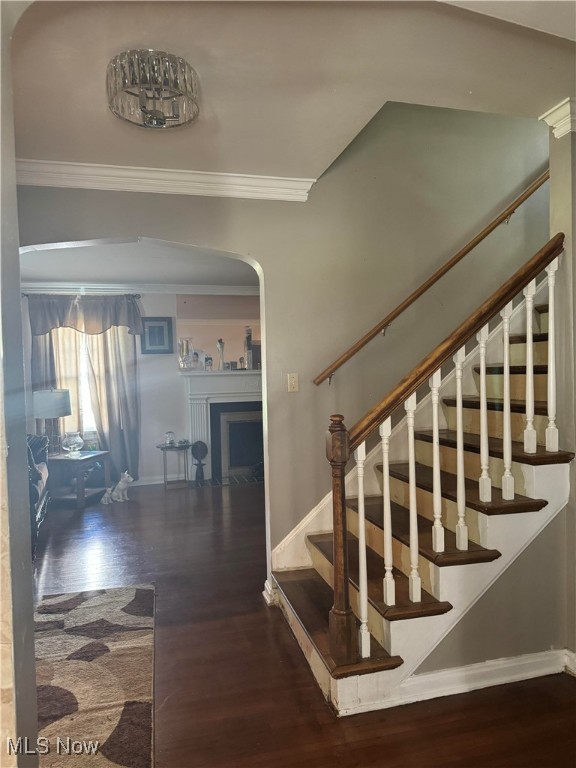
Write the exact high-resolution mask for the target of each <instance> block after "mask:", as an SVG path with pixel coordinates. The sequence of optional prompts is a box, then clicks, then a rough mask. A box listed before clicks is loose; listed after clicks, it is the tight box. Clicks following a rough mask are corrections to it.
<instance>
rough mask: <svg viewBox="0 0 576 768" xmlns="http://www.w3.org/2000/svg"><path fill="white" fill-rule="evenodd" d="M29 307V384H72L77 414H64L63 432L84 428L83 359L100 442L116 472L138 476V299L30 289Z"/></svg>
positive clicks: (69, 386) (65, 386)
mask: <svg viewBox="0 0 576 768" xmlns="http://www.w3.org/2000/svg"><path fill="white" fill-rule="evenodd" d="M28 306H29V313H30V326H31V329H32V333H33V336H32V388H33V389H34V390H36V389H46V388H49V387H57V388H59V389H68V390H69V391H70V401H71V405H72V415H71V416H67V417H66V418H65V420H64V429H65V430H66V431H76V430H77V431H79V432H83V431H84V429H83V424H82V408H81V401H80V400H81V398H80V378H81V369H82V363H83V356H84V363H85V367H87V371H88V384H89V391H90V405H91V408H92V412H93V414H94V419H95V421H96V428H97V432H98V439H99V443H100V446H101V447H102V449H103V450H109V451H110V454H111V460H112V468H113V474H114V475H116V476H119V474H120V473H121V472H123V471H125V470H128V472H129V473H130V474H131V475H132V477H134V479H137V478H138V462H139V442H140V406H139V388H138V376H137V353H136V338H135V334H137V333H139V332H140V331H139V330H138V329H140V330H141V328H142V320H141V316H140V310H139V307H138V304H137V302H136V297H133V296H78V297H76V296H52V295H46V294H33V295H29V296H28ZM98 308H99V310H98ZM98 311H99V312H100V317H98ZM50 326H51V327H50ZM87 329H90V331H89V332H88V330H87Z"/></svg>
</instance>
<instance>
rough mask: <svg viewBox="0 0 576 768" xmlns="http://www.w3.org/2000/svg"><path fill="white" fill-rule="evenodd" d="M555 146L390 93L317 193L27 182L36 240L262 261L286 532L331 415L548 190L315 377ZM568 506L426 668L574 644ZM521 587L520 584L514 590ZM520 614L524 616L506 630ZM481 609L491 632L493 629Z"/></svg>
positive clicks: (528, 130)
mask: <svg viewBox="0 0 576 768" xmlns="http://www.w3.org/2000/svg"><path fill="white" fill-rule="evenodd" d="M547 155H548V130H547V128H546V126H544V125H542V124H540V123H538V122H537V121H534V120H522V119H513V118H503V117H498V116H493V115H482V114H477V113H476V114H472V113H466V112H456V111H451V110H443V109H438V108H426V107H417V106H409V105H403V104H387V105H386V106H385V107H384V108H383V109H382V110H381V112H380V113H379V114H378V115H377V116H376V117H375V118H374V120H372V121H371V123H370V124H369V125H368V126H367V127H366V129H365V130H364V131H363V132H362V134H361V135H360V136H359V137H358V138H357V139H356V140H355V141H354V142H353V143H352V144H351V145H350V147H349V148H348V149H347V150H346V151H345V152H344V153H343V155H342V156H341V157H340V158H339V159H338V160H337V161H336V162H335V163H334V164H333V166H332V167H331V168H330V169H329V170H328V171H327V172H326V173H325V174H324V176H323V177H322V178H321V179H320V180H319V181H318V182H317V184H316V185H315V186H314V187H313V189H312V192H311V195H310V200H309V202H308V203H306V204H296V203H282V202H265V201H253V200H225V199H214V198H200V197H168V196H164V195H158V196H154V195H149V194H129V193H110V192H96V191H84V190H58V189H39V188H21V189H20V197H19V201H20V227H21V237H22V244H23V245H27V244H32V243H42V242H57V241H63V240H82V239H89V238H99V237H135V236H138V235H140V236H144V237H153V238H161V239H167V240H170V241H177V242H181V243H189V244H193V245H197V246H201V247H213V248H216V249H219V250H225V251H230V252H233V253H237V254H240V255H241V256H242V257H244V258H246V259H249V260H253V261H255V262H257V263H258V264H259V265H260V267H261V270H262V275H263V278H262V285H261V291H262V296H263V299H264V304H265V311H264V313H263V316H264V324H265V337H266V341H265V344H266V346H265V356H266V365H265V376H266V383H267V408H268V450H269V454H268V462H269V463H268V466H269V484H268V493H269V515H270V529H271V544H272V546H275V545H276V544H278V543H279V541H281V539H282V538H283V537H284V536H285V535H286V534H287V533H288V532H289V531H290V530H292V528H293V527H294V526H295V525H296V524H297V523H298V522H299V521H300V520H301V519H302V517H304V515H305V514H307V513H308V512H309V511H310V509H311V508H312V507H313V506H314V505H315V504H316V503H317V502H318V501H319V500H320V499H321V498H322V496H323V495H324V494H325V493H326V492H327V491H328V489H329V471H328V466H327V464H326V460H325V457H324V431H325V429H326V426H327V424H328V417H329V415H330V414H331V413H335V412H341V413H344V414H345V416H346V422H347V423H348V425H349V426H351V425H352V423H353V422H354V421H355V420H356V419H358V418H359V417H360V416H361V415H362V414H363V413H364V412H365V410H366V409H368V408H369V407H371V406H372V405H374V404H375V402H376V401H377V400H378V399H379V398H380V397H382V396H383V395H384V394H385V393H386V392H387V391H388V390H389V389H390V388H391V387H392V386H393V385H394V384H395V383H396V382H397V381H398V380H399V378H400V377H401V376H402V375H403V374H404V373H406V372H407V371H408V370H409V369H410V368H411V367H412V366H413V365H414V364H416V363H417V362H418V361H419V360H420V359H421V358H422V357H423V356H424V355H425V354H426V353H427V352H428V351H429V350H430V349H431V347H432V346H433V345H434V344H435V343H437V342H438V341H440V340H441V339H443V338H444V337H445V336H446V335H447V334H448V333H449V332H450V331H451V330H452V329H453V328H454V327H455V326H456V325H457V323H458V322H459V321H461V320H462V319H463V318H464V317H465V316H466V315H467V314H469V313H470V311H471V310H472V309H474V308H475V307H476V305H477V304H479V303H480V302H481V301H482V300H483V299H484V298H486V296H487V295H488V294H489V293H490V292H491V291H493V290H494V289H495V288H496V287H497V286H498V285H500V284H501V282H502V280H503V279H504V278H505V277H506V276H508V275H509V274H511V273H512V272H513V271H514V269H515V268H517V267H518V266H519V265H520V264H521V263H522V262H524V261H525V260H526V259H527V258H528V257H529V256H531V255H532V254H533V253H534V252H535V251H536V250H537V248H539V247H540V246H541V245H542V244H543V243H544V242H546V240H547V239H548V205H547V194H548V193H547V189H546V188H544V189H543V190H541V191H540V192H539V193H538V194H537V195H536V196H535V197H534V198H533V199H532V200H531V201H530V202H529V203H527V204H526V206H525V207H524V208H523V209H521V211H519V212H518V213H517V214H515V215H514V217H513V218H512V221H511V223H510V224H509V225H507V226H503V227H501V228H500V230H499V231H498V232H497V233H495V234H494V235H493V236H492V237H491V239H490V243H489V244H487V245H486V246H484V247H482V248H480V249H478V252H477V253H475V254H474V255H471V256H470V257H469V258H468V259H467V260H466V261H465V263H464V264H462V265H460V266H459V267H457V268H456V269H455V270H454V273H453V274H451V275H450V277H448V278H447V279H445V281H444V283H443V285H442V286H441V288H439V289H434V290H433V291H431V293H430V295H429V296H427V297H426V298H425V299H423V300H422V301H421V302H420V303H419V304H418V306H417V307H416V308H415V309H413V310H410V311H409V312H408V313H407V314H406V316H405V317H403V318H402V319H400V320H399V321H398V322H397V323H395V325H394V326H393V327H392V328H391V330H390V331H389V332H388V334H387V336H386V338H385V339H382V338H381V337H379V338H378V339H376V340H375V341H374V342H373V343H372V345H371V346H370V347H369V348H368V349H366V350H365V351H364V352H362V353H361V354H359V355H358V357H357V359H356V360H355V361H354V362H352V363H350V364H349V365H348V366H347V367H346V368H345V369H343V370H342V371H341V372H340V373H339V374H338V375H337V376H336V378H335V380H334V382H333V384H332V386H331V387H328V385H327V384H324V385H323V386H322V387H320V388H317V387H315V386H314V385H313V384H312V379H313V377H314V376H315V375H316V374H318V373H319V372H320V370H322V369H323V368H324V367H325V365H327V364H328V363H329V362H331V360H332V359H334V358H335V357H336V356H337V355H338V354H340V353H341V352H342V351H343V349H344V348H346V347H347V346H348V345H350V344H351V343H352V342H353V341H355V340H356V339H357V338H358V337H359V336H360V335H361V334H362V333H364V332H365V331H366V330H367V329H368V328H370V327H371V326H372V325H374V324H375V323H376V322H378V320H380V319H381V318H382V317H383V316H384V314H386V312H387V311H389V310H390V309H391V308H392V307H394V306H395V305H396V304H397V303H398V302H399V301H400V300H402V299H403V298H404V297H405V296H406V295H408V294H409V293H410V292H411V291H412V290H413V289H414V288H416V287H417V286H418V285H419V284H420V283H421V282H422V281H423V280H424V279H425V278H426V277H427V276H428V275H429V274H431V273H432V272H433V271H434V270H435V269H436V268H437V267H438V266H439V265H440V264H441V263H443V262H444V261H445V260H446V259H447V258H448V257H450V256H451V255H453V253H454V252H455V251H456V250H458V248H460V247H461V246H462V245H463V244H464V243H465V242H466V241H467V240H468V239H470V238H471V237H472V236H473V235H475V234H476V233H477V232H478V231H479V230H480V229H481V228H482V227H483V226H484V225H485V224H486V223H488V221H489V220H490V219H491V218H492V217H493V216H494V215H495V214H496V213H497V212H499V210H501V209H502V208H503V207H504V206H505V205H506V204H507V203H508V202H509V201H511V199H513V197H514V196H515V195H516V194H517V193H518V192H519V191H520V190H521V189H522V188H523V187H524V186H525V185H526V182H527V181H528V180H530V179H532V178H533V177H534V176H535V175H536V174H537V173H538V172H540V171H541V170H542V169H543V167H544V166H545V165H546V163H547ZM59 277H62V276H59V275H54V278H55V279H58V278H59ZM463 286H465V290H463ZM289 371H290V372H291V371H298V372H299V374H300V392H299V393H298V394H288V393H287V392H286V390H285V379H286V373H287V372H289ZM562 520H563V518H562V519H559V521H558V522H557V523H555V524H554V526H553V527H551V528H550V531H547V532H546V534H544V536H543V538H542V541H538V542H535V543H534V544H533V545H532V547H530V548H529V550H528V551H527V552H526V553H525V555H523V556H522V558H521V559H520V560H519V561H518V562H517V563H516V564H515V565H514V566H513V567H512V569H511V570H510V572H509V574H508V575H505V576H504V577H502V578H501V580H500V581H499V583H498V584H497V585H496V586H495V587H494V588H493V589H491V590H490V591H489V592H488V593H487V594H486V595H485V597H484V598H483V599H482V600H481V601H480V603H479V604H478V606H477V607H476V608H475V609H474V611H472V612H471V613H470V614H469V616H468V617H466V618H465V619H464V621H463V622H462V624H461V625H459V627H457V628H456V629H455V630H454V631H453V632H452V633H451V634H450V635H449V636H448V637H447V638H446V639H445V640H444V641H443V644H442V645H441V646H439V648H438V649H437V650H436V651H435V653H434V655H433V656H432V657H431V659H430V660H428V661H427V662H426V665H425V667H423V669H426V670H428V669H432V668H441V667H444V666H453V665H454V664H455V663H472V662H474V661H478V660H481V659H485V658H490V657H494V656H498V657H500V656H507V655H514V654H516V653H527V652H531V651H537V650H544V649H547V648H549V647H551V646H552V647H560V646H561V645H562V641H563V639H564V635H565V632H564V624H565V616H564V614H565V610H566V608H565V603H564V602H563V600H564V599H565V583H564V576H563V572H562V561H561V560H559V559H557V558H555V557H554V553H555V552H556V551H557V548H558V546H559V545H561V541H562V536H563V529H562V525H563V522H562ZM542 554H545V556H546V558H547V559H551V560H552V561H553V563H552V564H551V565H550V567H546V568H545V569H544V586H543V587H542V589H543V590H544V591H545V592H546V593H550V594H553V595H554V596H555V598H554V600H553V601H548V603H547V607H546V609H545V621H541V625H540V628H539V630H538V632H534V631H532V628H531V623H530V621H529V614H526V605H527V604H531V603H530V600H531V590H532V587H533V584H532V582H531V579H530V574H531V573H532V572H533V569H534V562H535V560H534V557H535V556H538V557H539V556H540V555H542ZM547 559H545V562H548V560H547ZM536 562H539V560H538V559H537V560H536ZM513 585H514V586H513ZM518 589H520V590H521V592H520V593H518ZM513 591H514V595H515V596H516V599H515V600H509V598H510V596H511V595H512V592H513ZM504 605H505V606H506V607H505V609H504V608H503V606H504ZM503 613H504V615H505V617H506V624H507V625H508V626H515V627H517V628H521V629H522V632H516V631H507V630H503V629H502V622H503ZM479 622H480V624H479ZM479 625H481V626H482V627H484V628H485V630H486V633H487V634H489V636H490V638H491V641H490V643H488V644H486V643H485V642H484V640H483V639H482V637H480V636H479V635H478V634H477V633H476V632H475V629H476V628H477V626H479Z"/></svg>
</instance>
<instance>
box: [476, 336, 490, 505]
mask: <svg viewBox="0 0 576 768" xmlns="http://www.w3.org/2000/svg"><path fill="white" fill-rule="evenodd" d="M488 332H489V329H488V326H487V325H485V326H484V328H482V329H481V330H480V331H479V332H478V333H477V334H476V340H477V341H478V345H479V349H480V478H479V480H478V495H479V497H480V501H486V502H490V501H492V480H491V478H490V451H489V447H488V408H487V405H486V343H487V341H488Z"/></svg>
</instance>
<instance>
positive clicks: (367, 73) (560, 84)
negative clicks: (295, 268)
mask: <svg viewBox="0 0 576 768" xmlns="http://www.w3.org/2000/svg"><path fill="white" fill-rule="evenodd" d="M466 5H467V6H470V5H472V4H470V3H467V4H466ZM476 5H477V4H476ZM480 5H481V6H482V5H483V3H480ZM491 5H494V3H491ZM497 5H505V6H508V5H515V3H498V4H497ZM521 5H525V4H524V3H521ZM530 5H534V6H540V5H545V6H546V7H547V15H548V16H549V17H551V18H552V17H554V18H555V14H560V13H561V19H562V20H563V19H564V16H565V14H564V11H562V9H563V8H564V7H565V6H569V7H571V6H572V5H573V3H572V2H568V3H565V2H560V3H556V2H550V1H548V0H547V1H546V2H544V3H538V2H536V3H531V4H530ZM559 23H560V22H559ZM131 47H157V48H160V49H163V50H168V51H171V52H173V53H176V54H179V55H181V56H183V57H184V58H186V59H187V60H188V61H189V62H190V63H191V64H192V66H194V67H195V69H196V70H197V72H198V77H199V82H200V87H201V107H200V108H201V112H200V117H199V119H198V120H197V121H196V122H195V123H194V124H192V125H189V126H186V127H181V128H175V129H172V130H168V131H162V130H160V131H154V130H151V129H143V128H139V127H137V126H134V125H131V124H129V123H127V122H125V121H122V120H120V119H118V118H117V117H115V116H114V115H112V113H111V112H110V111H109V110H108V108H107V104H106V94H105V75H106V66H107V63H108V61H109V60H110V59H111V58H112V57H113V56H114V55H115V54H117V53H118V52H119V51H122V50H126V49H128V48H131ZM571 55H572V56H573V46H571V45H570V43H568V42H567V41H566V40H562V39H560V38H558V37H551V36H550V35H545V34H542V33H536V32H533V31H531V30H528V29H524V28H522V27H518V26H515V25H513V24H509V23H505V22H502V21H495V20H494V19H491V18H487V17H486V16H484V15H479V14H477V13H471V12H470V11H469V10H463V9H461V8H456V7H453V6H449V5H446V4H445V3H438V2H367V3H364V2H300V3H298V2H296V3H294V2H229V3H221V2H169V1H165V2H154V1H150V2H89V1H88V2H74V1H65V2H36V3H33V4H32V5H31V7H30V8H29V9H28V10H27V11H26V12H25V13H24V14H23V16H22V18H21V20H20V22H19V23H18V26H17V27H16V30H15V33H14V37H13V57H14V67H13V70H14V100H15V120H16V142H17V156H18V157H19V158H25V159H36V160H58V161H66V162H74V163H92V164H107V165H113V166H135V167H148V168H163V169H179V170H193V171H207V172H211V173H225V174H255V175H264V176H273V177H288V178H306V179H318V178H319V177H320V176H321V174H322V173H323V172H324V171H325V170H326V168H327V167H328V166H329V165H331V163H332V162H333V161H334V160H335V159H336V158H337V157H338V155H339V154H340V153H341V152H342V151H343V150H344V149H345V147H346V146H347V145H348V144H349V143H350V142H351V141H352V139H353V138H354V137H355V136H356V135H357V134H358V133H359V132H360V130H361V129H362V128H363V127H364V126H365V125H366V123H367V122H368V121H369V120H370V119H371V118H372V117H373V116H374V115H375V114H376V112H377V111H378V110H379V109H380V108H381V107H382V106H383V105H384V104H385V103H386V102H387V101H402V102H409V103H413V104H426V105H437V106H444V107H451V108H456V109H471V110H477V111H484V112H493V113H505V114H513V115H517V116H531V117H538V116H539V115H540V114H542V113H543V112H545V111H546V110H547V109H549V108H550V107H553V106H554V105H555V104H557V103H558V102H559V101H561V100H562V99H564V98H565V97H566V96H567V95H571V93H572V91H571V90H569V89H570V86H572V90H573V80H571V78H572V77H573V72H572V71H571V69H570V66H569V65H570V56H571ZM543 64H545V66H543ZM572 69H573V64H572Z"/></svg>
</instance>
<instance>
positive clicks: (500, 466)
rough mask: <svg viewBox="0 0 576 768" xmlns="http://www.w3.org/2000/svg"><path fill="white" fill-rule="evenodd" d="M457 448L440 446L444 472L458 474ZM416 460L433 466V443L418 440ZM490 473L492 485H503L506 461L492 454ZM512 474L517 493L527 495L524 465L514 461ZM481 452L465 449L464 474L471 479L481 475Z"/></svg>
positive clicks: (441, 466)
mask: <svg viewBox="0 0 576 768" xmlns="http://www.w3.org/2000/svg"><path fill="white" fill-rule="evenodd" d="M456 455H457V454H456V448H451V447H449V446H446V445H441V446H440V469H441V470H442V471H444V472H451V473H452V474H453V475H455V474H456ZM416 461H417V462H418V463H419V464H426V465H428V466H429V467H431V466H432V443H428V442H426V441H424V440H417V441H416ZM489 467H490V469H489V473H490V479H491V481H492V485H493V486H494V487H495V488H501V487H502V475H503V474H504V462H503V460H502V459H498V458H495V457H494V456H490V462H489ZM511 470H512V475H513V477H514V487H515V489H516V493H520V494H522V495H526V488H525V486H524V473H523V472H522V466H521V465H520V464H518V463H517V462H514V461H513V462H512V467H511ZM480 472H481V469H480V454H479V453H474V452H473V451H464V474H465V475H466V477H468V478H470V480H478V478H479V477H480Z"/></svg>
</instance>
